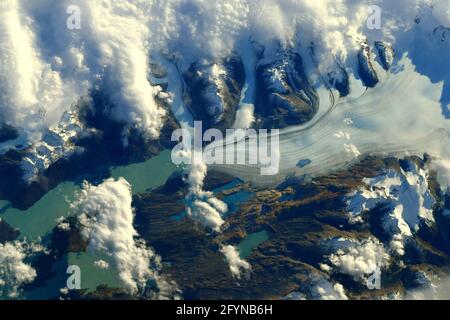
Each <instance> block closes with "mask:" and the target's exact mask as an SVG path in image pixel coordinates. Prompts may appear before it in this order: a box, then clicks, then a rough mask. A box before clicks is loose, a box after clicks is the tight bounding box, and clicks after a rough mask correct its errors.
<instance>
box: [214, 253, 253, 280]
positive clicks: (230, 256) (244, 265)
mask: <svg viewBox="0 0 450 320" xmlns="http://www.w3.org/2000/svg"><path fill="white" fill-rule="evenodd" d="M220 252H221V253H222V254H223V255H224V256H225V259H226V261H227V262H228V264H229V266H230V271H231V274H232V275H233V276H234V277H236V278H238V279H240V278H241V272H249V271H250V270H251V266H250V263H248V262H247V261H245V260H244V259H241V257H240V256H239V251H238V250H237V249H236V247H234V246H232V245H222V246H221V247H220Z"/></svg>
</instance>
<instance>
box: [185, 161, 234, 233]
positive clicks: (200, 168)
mask: <svg viewBox="0 0 450 320" xmlns="http://www.w3.org/2000/svg"><path fill="white" fill-rule="evenodd" d="M187 170H188V176H187V179H186V182H187V183H188V185H189V193H188V194H187V196H186V202H187V208H186V209H187V213H188V216H189V217H191V218H192V219H193V220H194V221H197V222H199V223H200V224H202V225H203V226H205V227H208V228H211V229H212V230H214V231H215V232H220V228H221V227H222V225H223V224H224V223H225V221H224V220H223V219H222V216H221V215H222V214H224V213H225V212H226V211H227V210H228V208H227V205H226V204H225V203H224V202H223V201H221V200H219V199H217V198H215V197H214V194H213V193H212V192H209V191H204V190H203V180H204V179H205V177H206V173H207V170H208V168H207V165H206V163H205V162H204V161H203V157H202V156H201V155H197V156H196V155H195V153H194V156H193V157H192V164H191V165H189V166H188V169H187Z"/></svg>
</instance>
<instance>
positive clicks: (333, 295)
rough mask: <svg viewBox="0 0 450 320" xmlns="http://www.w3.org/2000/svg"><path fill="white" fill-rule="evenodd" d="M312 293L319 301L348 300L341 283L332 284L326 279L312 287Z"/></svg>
mask: <svg viewBox="0 0 450 320" xmlns="http://www.w3.org/2000/svg"><path fill="white" fill-rule="evenodd" d="M311 293H312V296H313V298H314V299H318V300H347V299H348V298H347V295H346V294H345V289H344V287H343V286H342V284H340V283H334V284H333V283H331V282H329V281H327V280H325V279H321V280H320V281H317V283H316V284H315V285H314V286H313V287H312V289H311Z"/></svg>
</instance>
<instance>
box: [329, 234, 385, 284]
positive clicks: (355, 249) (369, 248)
mask: <svg viewBox="0 0 450 320" xmlns="http://www.w3.org/2000/svg"><path fill="white" fill-rule="evenodd" d="M331 247H332V248H334V249H335V250H336V251H335V252H334V253H332V254H331V255H329V256H328V257H327V259H328V262H329V265H327V264H324V265H323V266H322V270H324V271H328V272H330V271H331V272H334V271H337V272H340V273H344V274H348V275H350V276H352V277H353V279H354V280H355V281H365V280H366V278H367V276H370V275H372V274H373V273H374V272H375V271H377V270H381V269H383V268H385V267H387V266H389V264H390V257H389V255H388V253H387V252H386V250H385V249H384V246H383V244H381V243H380V242H379V241H378V240H376V239H372V238H369V239H367V240H362V241H357V240H353V239H344V238H338V239H334V240H332V241H331ZM330 266H331V267H332V268H330Z"/></svg>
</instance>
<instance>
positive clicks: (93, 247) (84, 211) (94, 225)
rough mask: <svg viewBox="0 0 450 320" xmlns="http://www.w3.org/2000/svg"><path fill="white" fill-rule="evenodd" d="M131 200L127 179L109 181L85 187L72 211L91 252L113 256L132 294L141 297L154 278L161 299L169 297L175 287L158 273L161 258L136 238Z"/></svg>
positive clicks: (120, 276) (120, 275)
mask: <svg viewBox="0 0 450 320" xmlns="http://www.w3.org/2000/svg"><path fill="white" fill-rule="evenodd" d="M131 201H132V197H131V187H130V185H129V183H128V182H127V181H126V180H125V179H123V178H119V179H118V180H114V179H108V180H105V181H104V182H103V183H102V184H100V185H98V186H92V185H88V184H86V185H85V187H84V188H83V189H82V191H81V193H80V195H79V198H78V200H77V201H75V202H74V203H73V204H72V209H73V210H74V212H75V213H76V214H78V217H79V221H80V223H81V225H82V230H81V233H82V235H83V237H84V238H85V239H86V240H88V241H89V244H88V249H89V250H90V251H93V252H102V253H104V254H107V255H109V256H111V258H112V261H113V262H114V265H115V267H116V268H117V270H118V272H119V279H120V280H121V281H122V283H123V285H124V287H125V288H126V289H127V290H128V291H129V292H130V293H132V294H137V293H139V294H141V293H142V292H143V290H144V289H145V287H146V284H147V281H148V280H150V279H153V280H155V281H156V283H157V284H158V287H159V290H160V292H159V295H158V297H160V298H165V297H170V295H171V294H172V293H173V291H174V290H175V289H176V288H172V289H171V291H172V292H170V291H167V289H169V287H170V286H169V285H168V283H167V282H166V280H165V279H164V278H163V277H162V276H161V275H159V272H158V270H159V269H160V268H161V265H160V263H161V262H160V260H161V258H160V257H159V256H158V255H156V254H155V253H154V252H153V250H152V249H151V248H148V247H147V246H146V244H145V242H144V241H143V240H140V239H138V238H137V237H138V234H137V232H136V230H135V229H134V227H133V219H134V213H133V208H132V206H131ZM98 265H99V266H100V263H98ZM102 265H103V266H104V264H102Z"/></svg>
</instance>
